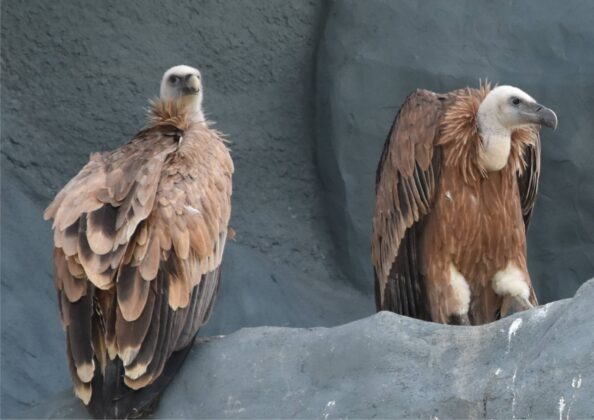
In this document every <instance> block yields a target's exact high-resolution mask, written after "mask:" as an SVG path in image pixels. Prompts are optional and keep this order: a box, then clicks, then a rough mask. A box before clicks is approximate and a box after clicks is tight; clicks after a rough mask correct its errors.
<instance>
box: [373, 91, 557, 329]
mask: <svg viewBox="0 0 594 420" xmlns="http://www.w3.org/2000/svg"><path fill="white" fill-rule="evenodd" d="M541 125H544V126H546V127H552V128H556V126H557V117H556V115H555V113H554V112H553V111H551V110H550V109H548V108H546V107H544V106H542V105H539V104H538V103H537V102H536V101H535V100H534V99H532V98H531V97H530V96H529V95H528V94H526V93H525V92H523V91H522V90H520V89H517V88H514V87H511V86H498V87H495V88H494V89H491V88H490V86H488V85H483V86H481V88H479V89H470V88H466V89H460V90H456V91H453V92H450V93H448V94H436V93H433V92H429V91H426V90H417V91H415V92H413V93H412V94H411V95H410V96H409V97H408V98H407V99H406V101H405V102H404V104H403V105H402V107H401V108H400V111H399V112H398V114H397V116H396V118H395V120H394V123H393V125H392V129H391V131H390V133H389V134H388V138H387V140H386V142H385V145H384V149H383V153H382V155H381V158H380V162H379V166H378V168H377V174H376V203H375V213H374V216H373V234H372V260H373V267H374V274H375V295H376V306H377V309H378V310H389V311H393V312H396V313H399V314H402V315H407V316H411V317H414V318H419V319H424V320H429V321H434V322H440V323H453V324H466V325H468V324H470V325H478V324H484V323H487V322H490V321H493V320H496V319H498V318H499V317H501V316H502V315H504V314H506V313H507V312H508V311H509V310H510V309H512V308H515V309H527V308H530V307H532V306H534V305H536V304H537V299H536V294H535V293H534V290H533V288H532V284H531V281H530V276H529V274H528V270H527V264H526V228H527V226H528V223H529V221H530V216H531V214H532V209H533V207H534V201H535V198H536V192H537V187H538V177H539V172H540V138H539V128H540V126H541Z"/></svg>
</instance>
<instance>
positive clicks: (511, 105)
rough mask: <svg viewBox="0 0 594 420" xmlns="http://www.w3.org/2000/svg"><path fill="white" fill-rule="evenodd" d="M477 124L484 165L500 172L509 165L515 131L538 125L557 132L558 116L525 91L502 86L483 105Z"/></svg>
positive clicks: (479, 110) (487, 97)
mask: <svg viewBox="0 0 594 420" xmlns="http://www.w3.org/2000/svg"><path fill="white" fill-rule="evenodd" d="M477 122H478V128H479V132H480V134H481V140H482V142H483V151H484V153H483V157H482V164H483V166H484V167H485V169H487V170H488V171H498V170H500V169H502V168H503V167H504V166H505V164H506V163H507V157H508V156H509V150H510V146H511V135H512V133H513V131H514V130H517V129H519V128H523V127H527V126H532V125H535V124H539V125H544V126H545V127H550V128H552V129H555V128H557V115H556V114H555V112H553V110H551V109H549V108H547V107H545V106H543V105H540V104H539V103H538V102H536V101H535V100H534V99H533V98H532V97H531V96H530V95H528V94H527V93H526V92H524V91H523V90H521V89H518V88H515V87H513V86H498V87H496V88H494V89H493V90H491V91H490V92H489V93H488V94H487V96H486V97H485V99H483V101H482V102H481V104H480V105H479V108H478V112H477Z"/></svg>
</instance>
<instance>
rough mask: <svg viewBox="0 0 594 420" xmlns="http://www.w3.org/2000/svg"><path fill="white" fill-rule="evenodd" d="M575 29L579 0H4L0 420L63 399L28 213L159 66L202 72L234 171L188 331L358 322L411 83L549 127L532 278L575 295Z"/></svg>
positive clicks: (590, 64) (586, 266)
mask: <svg viewBox="0 0 594 420" xmlns="http://www.w3.org/2000/svg"><path fill="white" fill-rule="evenodd" d="M592 16H594V5H592V3H590V2H587V1H577V0H576V1H569V2H564V3H558V2H555V1H553V0H547V1H541V2H497V3H491V2H475V1H460V2H455V3H453V2H447V3H446V2H438V1H427V2H416V1H398V2H396V1H370V0H368V1H365V2H359V1H346V0H344V1H329V2H325V1H321V0H320V1H314V0H311V1H306V0H291V1H286V0H251V1H249V2H233V1H190V0H185V1H182V0H178V1H176V2H160V1H157V0H148V1H147V0H143V1H140V0H137V1H130V0H126V1H113V0H110V1H102V2H94V1H88V0H85V1H74V0H61V1H52V2H49V1H41V0H39V1H37V0H29V1H26V2H24V1H17V0H4V1H2V3H1V40H0V41H1V45H0V47H1V64H2V68H1V70H2V72H1V75H0V77H1V87H2V98H1V99H2V103H1V118H2V119H1V139H2V143H1V165H2V167H1V169H2V172H1V175H2V177H1V194H2V206H1V221H2V232H1V258H2V261H1V263H2V266H1V277H2V278H1V282H2V284H1V285H2V289H1V292H2V296H1V315H2V336H1V338H2V360H1V369H2V371H1V373H2V374H1V378H0V380H1V382H2V383H1V392H2V397H1V410H2V412H1V413H0V414H1V415H2V417H10V416H15V415H19V414H20V413H23V412H24V410H26V409H27V408H28V407H30V406H31V405H33V404H36V403H38V402H40V401H42V400H43V399H45V398H47V397H48V396H49V395H51V394H53V393H55V392H56V390H58V389H63V388H64V389H65V388H68V387H69V386H70V384H69V378H68V375H67V369H66V366H65V358H64V350H63V346H64V343H63V336H62V332H61V331H60V330H61V328H60V326H59V322H58V315H57V308H56V303H55V295H54V290H53V285H52V282H51V272H52V268H51V261H50V260H51V233H50V226H49V224H47V223H44V222H43V221H42V220H41V213H42V211H43V208H44V207H45V206H46V205H47V204H48V202H49V201H50V200H51V197H52V196H53V194H55V192H56V191H57V190H58V189H59V188H60V187H61V186H62V185H63V184H64V183H65V182H66V181H67V180H68V179H70V178H71V177H72V176H73V175H74V174H75V173H76V172H77V171H78V170H79V169H80V167H81V166H82V165H83V164H84V163H85V162H86V160H87V159H88V155H89V153H90V152H92V151H96V150H107V149H112V148H114V147H117V146H118V145H120V144H122V143H123V142H125V141H127V140H128V139H129V138H130V137H131V136H132V135H133V134H134V133H135V132H136V131H137V130H138V129H139V128H140V127H141V126H142V125H143V122H144V115H145V108H146V105H147V99H148V98H151V97H153V96H155V95H156V94H157V91H158V83H159V80H160V77H161V74H162V72H163V71H164V70H165V69H166V68H168V67H170V66H172V65H175V64H180V63H184V64H188V65H193V66H196V67H199V68H200V69H201V70H202V73H203V76H204V80H205V108H206V112H207V114H208V115H209V116H210V118H211V119H213V120H214V121H216V122H217V128H218V129H220V130H222V131H223V132H225V133H226V134H227V135H228V138H229V140H231V142H232V144H231V149H232V153H233V157H234V161H235V163H236V174H235V177H234V211H233V218H232V225H233V227H234V228H235V229H236V231H237V240H236V241H235V242H232V243H230V244H229V246H228V248H227V252H226V256H225V261H224V267H223V285H222V290H221V293H220V296H219V299H218V301H217V305H216V307H215V313H214V315H213V318H212V320H211V322H210V323H209V325H208V326H207V327H206V328H205V330H204V331H203V332H202V334H203V335H214V334H227V333H230V332H232V331H234V330H236V329H238V328H241V327H253V326H259V325H273V326H293V327H313V326H333V325H337V324H341V323H344V322H348V321H352V320H355V319H358V318H361V317H364V316H366V315H369V314H372V313H373V312H374V308H373V298H372V290H373V288H372V277H371V270H370V263H369V261H370V260H369V245H368V244H369V239H368V238H369V230H370V217H371V211H372V206H373V173H374V171H375V167H376V163H377V159H378V158H379V153H380V150H381V146H382V144H383V141H384V139H385V135H386V133H387V132H388V129H389V126H390V124H391V121H392V118H393V116H394V114H395V113H396V111H397V109H398V106H399V105H400V103H401V102H402V100H403V99H404V98H405V96H406V94H407V93H408V92H409V91H411V90H413V89H415V88H417V87H424V88H428V89H433V90H437V91H449V90H451V89H454V88H458V87H460V86H465V85H471V86H476V85H477V84H478V79H479V78H486V77H488V78H489V79H490V80H493V81H499V82H501V83H506V84H514V85H517V86H519V87H521V88H523V89H525V90H526V91H528V92H529V93H530V94H531V95H532V96H534V97H536V98H537V99H538V100H539V101H541V102H542V103H544V104H546V105H547V106H549V107H551V108H553V109H555V110H556V111H557V113H558V115H559V120H560V127H559V129H558V130H557V131H556V132H554V133H552V132H544V133H543V154H544V156H543V175H542V178H541V190H540V191H541V194H540V198H539V200H538V203H537V209H536V213H535V218H534V222H533V225H532V228H531V231H530V235H529V254H530V270H531V273H532V275H533V278H534V282H535V284H536V286H537V291H538V294H539V297H540V298H541V301H543V302H547V301H551V300H555V299H559V298H563V297H568V296H571V295H573V293H574V292H575V290H576V289H577V287H578V285H579V284H580V283H581V282H583V281H584V280H585V279H587V278H589V277H591V276H592V275H593V274H594V240H593V238H594V220H593V218H592V209H594V174H593V173H592V171H591V170H589V166H590V163H591V162H592V161H594V146H593V140H594V139H592V133H593V132H594V121H593V118H592V117H593V115H592V112H591V109H592V107H593V106H594V89H593V87H594V86H593V84H594V55H593V54H591V51H592V49H593V46H594V27H593V26H592V25H591V18H592ZM388 333H389V332H387V334H388ZM289 344H290V343H289ZM327 344H329V343H327ZM248 347H249V346H248ZM246 357H248V355H246ZM246 380H248V379H246ZM360 413H362V412H360ZM213 415H214V414H213ZM360 415H362V414H360Z"/></svg>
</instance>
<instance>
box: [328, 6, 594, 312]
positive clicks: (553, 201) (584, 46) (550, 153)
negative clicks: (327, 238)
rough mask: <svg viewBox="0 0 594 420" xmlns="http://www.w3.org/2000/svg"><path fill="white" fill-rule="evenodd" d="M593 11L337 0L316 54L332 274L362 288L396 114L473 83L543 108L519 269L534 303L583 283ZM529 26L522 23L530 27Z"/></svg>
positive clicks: (588, 248)
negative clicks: (525, 257)
mask: <svg viewBox="0 0 594 420" xmlns="http://www.w3.org/2000/svg"><path fill="white" fill-rule="evenodd" d="M593 14H594V3H592V2H588V1H568V2H563V3H560V2H558V1H555V0H544V1H539V2H507V3H500V2H491V3H485V2H477V1H473V0H466V1H456V2H453V3H452V2H442V1H439V0H430V1H422V2H418V1H414V0H412V1H398V2H395V1H386V0H377V1H376V0H369V1H357V0H344V1H343V0H341V1H332V2H330V5H329V11H328V18H327V21H326V26H325V28H324V32H323V36H322V40H321V44H320V47H319V50H318V62H317V89H318V91H317V94H318V96H317V124H318V128H317V136H316V150H317V160H318V168H319V172H320V175H321V179H322V183H323V186H324V189H325V192H326V194H325V196H326V198H327V208H326V210H327V212H328V214H329V215H330V217H329V219H328V220H329V222H330V224H331V226H332V228H333V232H334V237H335V243H336V244H337V246H338V247H339V250H340V261H341V266H342V267H343V268H345V269H347V270H348V272H349V273H351V277H352V281H353V282H354V283H355V284H357V285H359V286H360V287H368V284H369V281H370V280H369V279H370V278H372V272H371V265H370V262H369V261H370V256H369V255H370V251H369V248H370V245H369V236H370V232H371V216H372V211H373V206H374V186H375V170H376V167H377V162H378V160H379V156H380V153H381V149H382V146H383V144H384V140H385V138H386V135H387V134H388V131H389V129H390V126H391V124H392V121H393V118H394V116H395V115H396V112H397V111H398V108H399V107H400V105H401V104H402V102H403V101H404V99H405V98H406V96H407V95H408V94H409V93H410V92H411V91H413V90H414V89H417V88H425V89H429V90H433V91H436V92H449V91H451V90H453V89H458V88H460V87H464V86H478V84H479V78H480V79H483V80H485V79H488V80H491V81H493V82H499V83H501V84H510V85H514V86H518V87H520V88H522V89H524V90H525V91H527V92H528V93H530V94H531V95H532V96H533V97H535V98H537V100H538V101H539V102H541V103H543V104H545V105H547V106H549V107H551V108H553V109H554V110H555V111H556V112H557V115H558V117H559V128H558V129H557V131H555V132H552V131H550V130H546V129H545V130H543V131H542V146H543V161H542V176H541V181H540V191H539V192H540V195H539V198H538V200H537V204H536V210H535V214H534V217H533V219H532V220H533V221H532V224H531V227H530V231H529V238H528V250H529V268H530V272H531V274H532V279H533V282H534V284H535V287H536V291H537V293H538V296H539V298H540V300H541V301H542V302H549V301H551V300H554V299H559V298H563V297H569V296H572V295H573V293H574V292H575V290H576V289H577V287H578V286H579V285H580V284H581V283H582V282H583V281H584V279H587V278H590V277H592V276H593V275H594V242H593V241H592V238H593V237H594V218H593V217H591V214H592V209H593V208H594V172H593V171H592V170H591V166H592V161H593V160H594V146H593V143H592V139H593V138H594V123H593V120H592V109H593V107H594V89H593V87H594V85H593V84H592V83H593V82H592V80H593V78H592V68H594V55H593V54H588V53H585V51H587V50H588V49H589V47H588V45H593V44H594V26H592V22H591V16H592V15H593ZM529 17H530V18H529Z"/></svg>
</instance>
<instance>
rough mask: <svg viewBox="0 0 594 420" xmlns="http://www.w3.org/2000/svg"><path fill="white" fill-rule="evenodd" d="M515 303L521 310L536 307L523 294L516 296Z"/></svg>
mask: <svg viewBox="0 0 594 420" xmlns="http://www.w3.org/2000/svg"><path fill="white" fill-rule="evenodd" d="M514 300H515V303H516V304H517V305H518V306H519V307H520V310H521V311H526V310H528V309H532V308H534V305H533V304H532V303H530V301H529V300H528V299H526V298H523V297H521V296H514Z"/></svg>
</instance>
